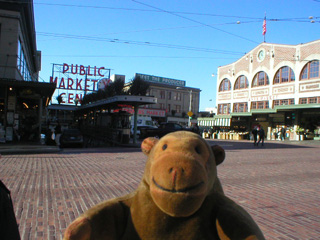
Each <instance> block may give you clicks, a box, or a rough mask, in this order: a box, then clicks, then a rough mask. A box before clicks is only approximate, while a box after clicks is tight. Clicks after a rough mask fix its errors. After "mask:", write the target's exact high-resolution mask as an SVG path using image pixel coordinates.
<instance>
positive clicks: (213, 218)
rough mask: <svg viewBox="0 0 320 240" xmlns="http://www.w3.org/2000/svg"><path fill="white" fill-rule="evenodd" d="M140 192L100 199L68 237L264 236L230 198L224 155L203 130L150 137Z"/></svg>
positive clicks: (74, 239)
mask: <svg viewBox="0 0 320 240" xmlns="http://www.w3.org/2000/svg"><path fill="white" fill-rule="evenodd" d="M141 148H142V151H143V153H144V154H146V155H147V156H148V160H147V162H146V167H145V171H144V175H143V178H142V180H141V183H140V185H139V187H138V188H137V189H136V191H135V192H133V193H130V194H128V195H126V196H123V197H119V198H115V199H112V200H108V201H105V202H103V203H100V204H98V205H96V206H94V207H93V208H91V209H89V210H88V211H87V212H85V213H84V214H83V215H82V216H80V217H79V218H77V219H76V220H75V221H74V222H72V223H71V224H70V225H69V227H68V228H67V229H66V231H65V236H64V239H65V240H67V239H70V240H71V239H72V240H98V239H99V240H100V239H101V240H102V239H108V240H109V239H147V240H149V239H164V240H167V239H174V240H176V239H225V240H228V239H245V240H253V239H259V240H260V239H264V237H263V234H262V232H261V231H260V229H259V227H258V225H257V224H256V223H255V222H254V220H253V219H252V218H251V217H250V215H249V214H248V213H247V212H246V211H245V210H244V209H243V208H242V207H240V206H239V205H237V204H236V203H235V202H233V201H232V200H230V199H229V198H227V197H226V196H225V195H224V193H223V191H222V187H221V184H220V181H219V179H218V178H217V168H216V166H217V165H218V164H220V163H222V162H223V160H224V158H225V152H224V150H223V149H222V148H221V147H219V146H212V147H210V146H209V144H208V143H207V142H206V141H205V140H204V139H202V138H201V137H200V136H199V135H198V134H195V133H192V132H187V131H179V132H174V133H170V134H168V135H166V136H164V137H162V138H161V139H156V138H147V139H145V140H144V141H143V142H142V144H141Z"/></svg>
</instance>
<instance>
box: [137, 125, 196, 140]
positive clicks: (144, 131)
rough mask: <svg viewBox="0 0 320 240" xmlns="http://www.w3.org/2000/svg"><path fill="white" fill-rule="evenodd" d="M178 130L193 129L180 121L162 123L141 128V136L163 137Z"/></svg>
mask: <svg viewBox="0 0 320 240" xmlns="http://www.w3.org/2000/svg"><path fill="white" fill-rule="evenodd" d="M176 131H192V130H191V129H190V128H185V127H183V126H182V125H180V124H178V123H161V124H160V126H159V127H158V128H141V129H140V138H147V137H158V138H161V137H163V136H164V135H166V134H168V133H171V132H176Z"/></svg>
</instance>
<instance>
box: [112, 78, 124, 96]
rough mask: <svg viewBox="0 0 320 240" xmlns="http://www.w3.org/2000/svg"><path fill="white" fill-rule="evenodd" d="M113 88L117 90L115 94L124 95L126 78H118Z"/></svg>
mask: <svg viewBox="0 0 320 240" xmlns="http://www.w3.org/2000/svg"><path fill="white" fill-rule="evenodd" d="M112 85H113V89H114V92H115V95H122V94H124V91H123V88H124V80H122V79H120V78H118V79H116V80H115V81H114V82H113V83H112Z"/></svg>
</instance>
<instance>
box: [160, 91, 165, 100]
mask: <svg viewBox="0 0 320 240" xmlns="http://www.w3.org/2000/svg"><path fill="white" fill-rule="evenodd" d="M165 98H166V92H165V91H164V90H160V99H165Z"/></svg>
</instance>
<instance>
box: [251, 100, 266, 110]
mask: <svg viewBox="0 0 320 240" xmlns="http://www.w3.org/2000/svg"><path fill="white" fill-rule="evenodd" d="M268 108H269V101H259V102H251V109H268Z"/></svg>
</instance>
